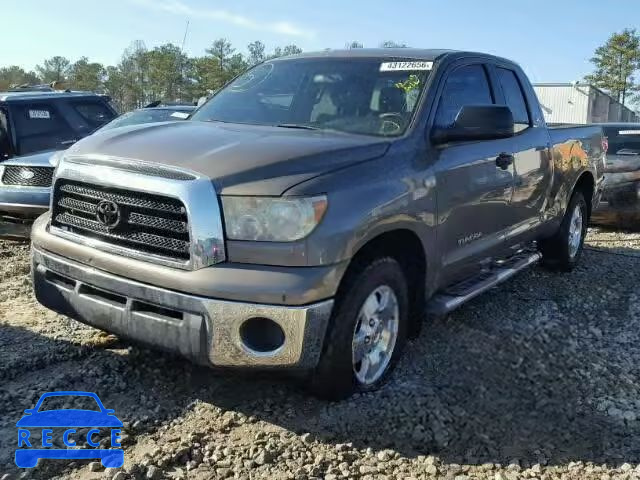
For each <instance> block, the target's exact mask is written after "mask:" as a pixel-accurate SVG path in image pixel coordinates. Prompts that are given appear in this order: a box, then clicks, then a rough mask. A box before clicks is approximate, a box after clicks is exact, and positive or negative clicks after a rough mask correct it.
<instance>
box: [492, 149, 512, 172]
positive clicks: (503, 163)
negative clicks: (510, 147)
mask: <svg viewBox="0 0 640 480" xmlns="http://www.w3.org/2000/svg"><path fill="white" fill-rule="evenodd" d="M512 163H513V155H511V154H510V153H501V154H500V155H498V157H497V158H496V166H497V167H498V168H501V169H502V170H506V169H507V168H509V165H511V164H512Z"/></svg>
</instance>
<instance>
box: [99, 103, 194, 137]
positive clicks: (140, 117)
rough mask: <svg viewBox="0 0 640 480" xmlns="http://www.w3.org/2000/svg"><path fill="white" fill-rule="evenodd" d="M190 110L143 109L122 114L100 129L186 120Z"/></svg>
mask: <svg viewBox="0 0 640 480" xmlns="http://www.w3.org/2000/svg"><path fill="white" fill-rule="evenodd" d="M189 113H190V111H181V110H177V109H162V108H154V109H146V110H145V109H142V110H134V111H133V112H129V113H125V114H123V115H120V116H119V117H118V118H116V119H114V120H112V121H111V122H109V123H107V124H106V125H105V126H104V127H102V128H100V129H98V131H100V132H101V131H103V130H111V129H112V128H118V127H126V126H129V125H139V124H141V123H156V122H169V121H173V120H185V119H187V118H188V117H189Z"/></svg>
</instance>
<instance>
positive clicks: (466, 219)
mask: <svg viewBox="0 0 640 480" xmlns="http://www.w3.org/2000/svg"><path fill="white" fill-rule="evenodd" d="M95 158H99V159H100V162H99V164H96V162H95V160H94V159H95ZM603 169H604V148H603V136H602V129H601V127H598V126H584V127H573V128H558V129H549V128H547V126H546V125H545V122H544V118H543V115H542V113H541V110H540V106H539V104H538V101H537V99H536V95H535V93H534V91H533V88H532V87H531V85H530V83H529V81H528V79H527V78H526V76H525V74H524V73H523V71H522V69H521V68H520V67H519V66H518V65H516V64H515V63H513V62H511V61H509V60H506V59H503V58H498V57H494V56H490V55H486V54H481V53H469V52H459V51H446V50H412V49H380V50H377V49H375V50H367V49H357V50H349V51H329V52H321V53H316V54H302V55H299V56H293V57H287V58H281V59H274V60H270V61H267V62H265V63H263V64H261V65H259V66H256V67H254V68H253V69H251V70H249V71H248V72H247V73H245V74H243V75H241V76H240V77H238V78H237V79H236V80H234V81H233V82H232V83H231V84H230V85H228V86H227V87H225V88H223V89H222V90H221V91H219V92H218V93H217V94H216V95H215V96H213V97H212V98H211V99H210V100H209V101H208V102H207V103H206V104H205V105H203V106H201V107H200V108H199V109H198V110H197V111H196V112H195V113H194V114H193V115H192V117H191V120H190V121H188V122H173V123H164V124H153V125H140V126H137V127H132V128H129V129H127V130H126V131H118V130H117V129H116V130H111V131H106V132H102V133H99V134H97V135H93V136H91V137H89V138H86V139H85V140H83V141H81V142H78V143H77V144H75V145H74V146H73V147H72V148H71V149H69V150H68V152H67V153H65V156H64V157H63V158H62V159H61V161H60V164H59V167H58V171H57V176H56V180H55V186H54V193H53V199H54V200H53V206H54V207H53V211H52V212H50V213H49V214H47V215H44V216H42V217H40V218H39V219H38V220H37V221H36V223H35V224H34V227H33V231H32V261H33V265H32V272H33V285H34V290H35V295H36V297H37V299H38V300H39V301H40V303H42V304H43V305H44V306H46V307H49V308H51V309H53V310H55V311H57V312H60V313H62V314H65V315H68V316H70V317H72V318H75V319H77V320H80V321H82V322H85V323H88V324H90V325H93V326H95V327H97V328H101V329H103V330H107V331H110V332H113V333H115V334H117V335H121V336H123V337H128V338H130V339H134V340H137V341H141V342H144V343H147V344H150V345H153V346H156V347H158V348H164V349H168V350H171V351H175V352H179V353H180V354H182V355H185V356H187V357H190V358H192V359H193V360H195V361H196V362H199V363H202V364H205V365H209V366H219V367H237V368H279V369H286V370H290V371H296V372H299V373H300V372H302V373H303V374H304V375H303V376H304V377H305V378H306V379H307V382H308V385H309V387H310V389H311V390H312V391H313V392H315V393H316V394H318V395H320V396H323V397H328V398H344V397H345V396H348V395H350V394H351V393H353V392H357V391H368V390H372V389H375V388H377V387H379V386H380V385H381V384H382V383H383V382H384V381H385V379H387V378H388V377H389V374H390V372H391V371H392V369H393V367H394V365H395V364H396V362H397V360H398V358H399V357H400V355H401V353H402V350H403V347H404V344H405V341H406V339H407V337H409V336H412V335H415V334H416V333H417V331H418V329H419V326H420V322H421V319H422V317H423V313H424V312H425V311H428V312H430V313H432V314H437V315H444V314H446V313H448V312H450V311H452V310H453V309H455V308H457V307H458V306H460V305H462V304H463V303H465V302H467V301H468V300H470V299H472V298H474V297H476V296H477V295H479V294H480V293H482V292H484V291H486V290H488V289H489V288H491V287H493V286H495V285H497V284H499V283H501V282H503V281H505V280H506V279H508V278H509V277H511V276H513V275H514V274H515V273H516V272H518V271H520V270H522V269H524V268H526V267H528V266H530V265H532V264H535V263H536V262H538V261H539V260H541V259H542V260H543V261H544V264H545V265H547V266H549V267H551V268H555V269H558V270H561V271H569V270H571V269H573V268H574V267H575V265H576V264H577V263H578V261H579V259H580V256H581V252H582V247H583V241H584V235H585V232H586V228H587V223H588V221H589V216H590V214H591V211H592V209H593V208H595V207H596V206H597V204H598V201H599V199H600V196H601V189H602V181H603V176H602V174H603ZM452 341H453V340H452Z"/></svg>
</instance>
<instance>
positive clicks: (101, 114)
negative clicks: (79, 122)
mask: <svg viewBox="0 0 640 480" xmlns="http://www.w3.org/2000/svg"><path fill="white" fill-rule="evenodd" d="M71 107H72V108H73V109H74V110H75V111H76V112H77V113H78V115H80V116H81V117H82V118H83V119H84V120H85V121H86V122H87V123H88V124H89V126H91V127H92V128H98V127H101V126H102V125H104V124H105V123H107V122H108V121H110V120H111V119H112V118H113V117H114V116H115V115H114V114H113V112H112V111H111V110H109V108H107V106H106V105H105V104H104V103H102V102H97V101H91V100H83V101H80V102H78V101H76V102H71Z"/></svg>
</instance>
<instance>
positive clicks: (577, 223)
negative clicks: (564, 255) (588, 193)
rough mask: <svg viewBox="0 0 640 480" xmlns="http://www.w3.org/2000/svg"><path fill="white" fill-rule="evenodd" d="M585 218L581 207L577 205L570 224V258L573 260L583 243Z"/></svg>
mask: <svg viewBox="0 0 640 480" xmlns="http://www.w3.org/2000/svg"><path fill="white" fill-rule="evenodd" d="M582 227H583V216H582V209H581V208H580V205H576V206H575V208H574V209H573V212H572V214H571V221H570V223H569V256H570V257H571V258H573V257H575V256H576V255H577V254H578V250H579V249H580V244H581V242H582V230H583V228H582Z"/></svg>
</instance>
